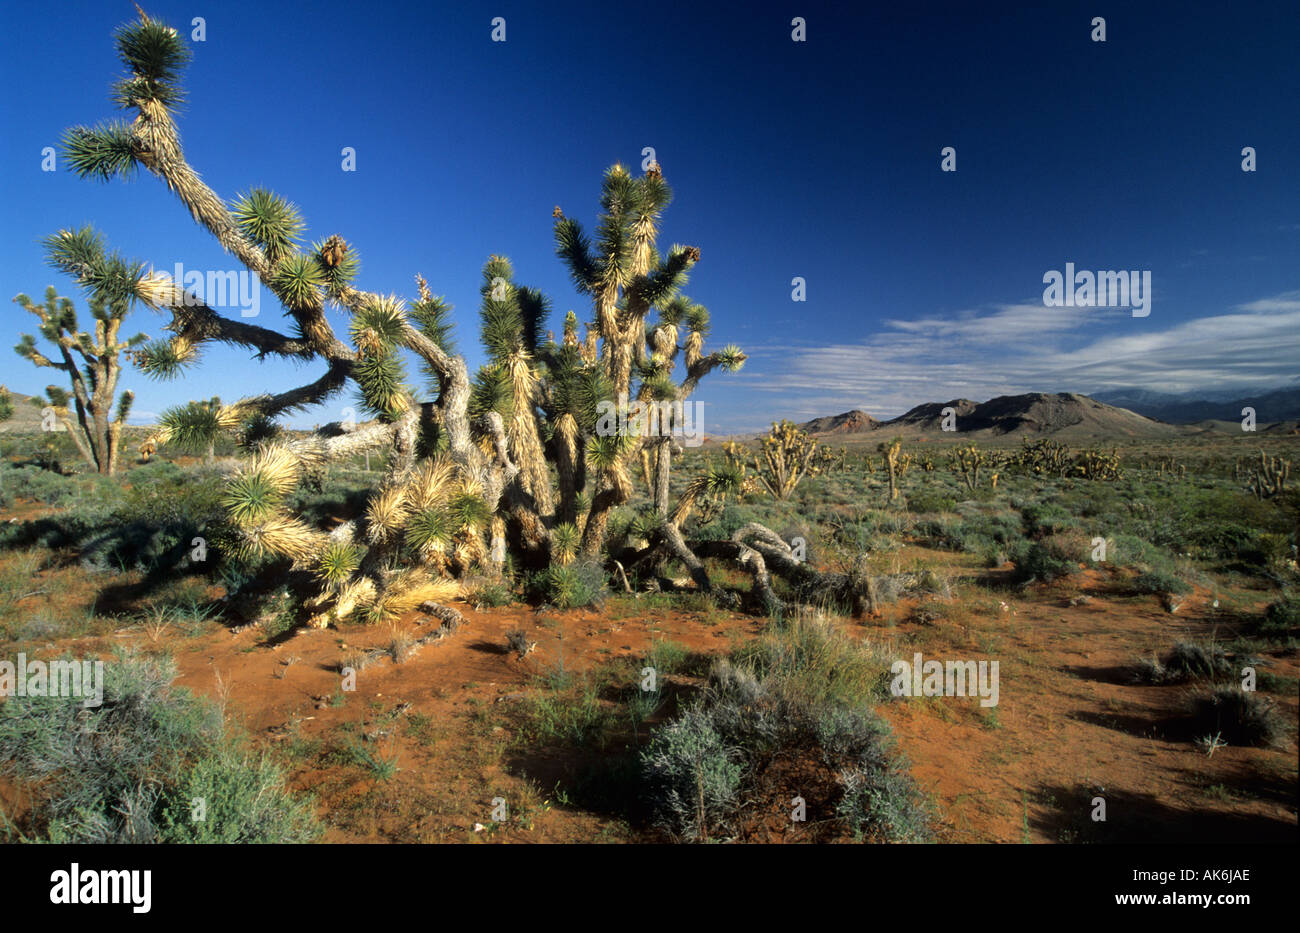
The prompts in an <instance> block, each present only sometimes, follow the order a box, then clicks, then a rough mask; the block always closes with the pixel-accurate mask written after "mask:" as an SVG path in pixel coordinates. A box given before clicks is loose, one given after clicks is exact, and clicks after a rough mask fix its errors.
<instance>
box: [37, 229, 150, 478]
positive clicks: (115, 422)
mask: <svg viewBox="0 0 1300 933" xmlns="http://www.w3.org/2000/svg"><path fill="white" fill-rule="evenodd" d="M83 245H84V246H85V251H84V253H83V259H84V260H85V263H84V266H83V268H82V269H81V270H80V274H79V276H78V278H79V279H80V281H81V282H82V283H83V284H85V285H86V287H87V288H88V289H89V291H90V313H91V316H92V317H93V318H94V319H95V327H94V333H93V334H90V333H87V332H85V331H83V330H81V329H80V327H79V325H78V323H77V312H76V309H75V307H74V306H73V304H72V301H71V300H70V299H68V298H61V297H59V294H58V292H57V291H55V289H54V286H52V285H51V286H50V287H49V288H47V289H46V290H45V303H44V304H36V303H35V302H33V301H32V300H31V299H30V298H28V297H27V296H26V295H18V296H17V297H16V298H14V301H16V302H17V303H18V304H19V305H21V306H22V307H23V309H24V310H26V311H29V312H31V313H32V314H34V315H36V317H37V319H38V320H39V321H40V326H39V330H40V335H41V336H42V337H44V338H45V339H46V340H47V341H49V342H50V343H52V344H54V346H56V347H57V348H58V354H57V356H56V357H55V358H54V359H51V358H50V357H48V356H46V355H45V354H44V353H42V352H41V351H40V348H39V347H38V346H37V343H36V338H35V337H34V336H32V335H31V334H23V335H22V342H20V343H19V344H18V346H16V347H14V350H15V351H16V352H17V353H18V355H19V356H21V357H23V358H24V359H26V360H30V361H31V362H32V363H35V364H36V365H37V366H48V367H50V368H52V369H61V370H63V372H65V373H66V374H67V376H68V381H69V382H70V383H71V385H72V393H71V395H69V393H68V390H67V389H64V388H62V387H60V386H49V387H48V388H47V389H46V390H45V395H46V400H47V402H48V407H49V408H51V409H52V410H53V414H54V417H56V418H58V419H59V421H61V422H62V423H63V425H64V427H66V428H67V430H68V436H69V437H71V438H72V440H73V442H74V443H75V444H76V445H77V450H79V451H80V452H81V455H82V457H84V458H85V460H86V462H87V463H88V464H90V466H91V467H93V468H94V469H95V470H96V471H97V472H99V473H105V474H111V473H114V472H115V471H116V470H117V464H118V455H119V450H118V448H119V446H120V444H121V439H122V426H123V425H124V424H126V416H127V414H128V413H129V412H130V411H131V402H132V400H133V399H134V398H135V396H134V395H133V394H132V393H131V392H130V391H124V392H123V393H122V394H121V395H120V396H119V397H118V399H117V412H116V414H114V413H113V410H112V409H113V394H114V392H115V391H116V390H117V380H118V376H119V374H120V373H121V371H122V360H121V355H122V354H124V353H126V352H127V351H129V350H130V348H132V347H135V346H137V345H139V344H141V343H143V342H144V341H145V340H147V339H148V338H147V337H146V336H145V335H144V334H138V335H136V336H135V337H132V338H130V339H129V340H124V341H122V340H119V339H118V331H119V330H120V328H121V326H122V321H123V319H124V318H125V317H126V314H127V312H128V310H129V309H130V304H131V298H132V297H133V296H132V295H131V294H130V292H129V289H127V288H125V283H126V282H127V281H129V280H130V279H131V278H132V277H133V276H136V275H139V274H141V269H140V268H139V267H135V266H131V265H129V264H128V263H126V262H124V261H123V260H122V259H121V258H119V257H118V256H115V255H114V256H109V255H105V253H104V251H103V249H102V247H100V245H99V242H98V240H97V239H95V238H90V239H88V240H86V241H85V243H84V244H83ZM47 246H49V248H50V249H52V250H53V249H54V248H55V247H54V246H52V245H50V244H49V243H48V242H47ZM74 354H75V355H74ZM74 413H75V421H74Z"/></svg>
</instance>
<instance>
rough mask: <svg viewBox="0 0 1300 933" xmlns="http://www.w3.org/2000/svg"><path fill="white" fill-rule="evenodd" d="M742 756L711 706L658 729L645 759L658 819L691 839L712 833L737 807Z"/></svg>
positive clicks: (692, 710)
mask: <svg viewBox="0 0 1300 933" xmlns="http://www.w3.org/2000/svg"><path fill="white" fill-rule="evenodd" d="M740 759H741V752H740V750H739V749H738V748H736V747H735V746H732V745H729V744H728V743H727V741H726V739H725V738H724V737H723V736H722V735H721V734H720V733H719V732H718V729H717V727H716V725H715V723H714V718H713V716H712V715H711V713H710V711H709V710H708V709H707V708H706V707H703V706H693V707H690V708H688V709H687V710H686V711H685V712H683V713H682V715H681V716H679V717H678V718H677V719H675V720H673V721H672V722H670V723H668V724H667V725H665V726H663V727H661V728H660V729H658V730H656V731H655V734H654V738H653V739H652V740H651V742H650V745H649V746H648V747H647V748H646V750H645V752H644V753H643V755H642V758H641V761H642V768H643V776H644V779H645V782H646V784H647V785H648V787H649V788H650V805H651V808H652V811H653V813H654V817H655V819H656V821H657V822H658V823H659V825H660V826H662V827H664V828H665V829H667V830H668V831H669V832H672V833H673V834H674V835H676V836H678V837H680V838H682V839H685V840H686V841H688V842H696V841H698V840H701V839H704V838H707V837H708V834H709V832H710V827H718V826H720V825H722V824H724V823H725V821H726V820H727V818H728V817H730V816H731V814H732V811H733V810H734V809H735V807H736V804H737V792H738V790H739V788H740V779H741V774H742V771H743V768H742V765H741V760H740Z"/></svg>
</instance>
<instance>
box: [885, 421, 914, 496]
mask: <svg viewBox="0 0 1300 933" xmlns="http://www.w3.org/2000/svg"><path fill="white" fill-rule="evenodd" d="M902 448H903V439H902V438H901V437H896V438H894V439H893V440H892V441H890V442H889V443H888V444H885V443H881V444H880V445H879V446H878V447H877V448H876V449H877V450H878V451H880V453H881V455H882V457H883V459H884V464H885V472H886V473H887V474H888V476H889V501H890V502H893V501H894V500H895V499H897V498H898V481H899V480H900V479H902V478H903V474H904V473H906V472H907V469H908V467H910V466H911V465H912V455H911V454H910V453H907V454H905V453H903V452H902Z"/></svg>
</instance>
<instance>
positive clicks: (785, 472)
mask: <svg viewBox="0 0 1300 933" xmlns="http://www.w3.org/2000/svg"><path fill="white" fill-rule="evenodd" d="M724 450H725V451H726V455H727V461H728V463H729V464H730V465H731V466H732V467H734V468H737V469H740V470H742V471H743V470H744V468H745V466H746V464H745V455H746V453H747V451H745V450H743V449H742V448H741V446H740V445H739V444H736V443H734V442H733V443H728V444H727V445H726V446H725V448H724ZM816 460H817V442H816V441H815V440H813V439H812V438H811V437H809V436H808V435H807V434H806V433H805V432H803V431H800V430H799V428H798V427H796V426H795V424H794V422H793V421H781V422H779V423H777V422H773V424H772V429H771V430H770V431H768V432H767V434H766V435H764V436H763V437H761V438H759V450H758V453H754V454H750V461H751V465H752V466H753V468H754V475H755V477H756V478H757V480H758V482H759V483H761V484H762V486H763V488H765V489H766V490H767V491H768V492H769V493H771V495H772V498H774V499H788V498H790V494H791V493H792V492H794V489H795V487H796V486H798V485H799V481H800V480H802V479H803V478H804V477H805V476H815V475H816V474H817V472H818V467H817V463H816Z"/></svg>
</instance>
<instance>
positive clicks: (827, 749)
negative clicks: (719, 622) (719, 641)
mask: <svg viewBox="0 0 1300 933" xmlns="http://www.w3.org/2000/svg"><path fill="white" fill-rule="evenodd" d="M855 655H856V657H855ZM882 673H883V680H887V678H888V666H887V665H884V666H883V667H882V664H881V657H880V656H878V655H877V654H875V653H874V652H872V651H870V650H869V649H866V648H864V647H863V646H861V645H860V644H859V643H857V642H856V640H853V639H850V638H848V637H847V636H845V635H843V633H841V632H839V631H838V630H837V629H835V628H834V627H833V626H831V625H829V624H828V623H821V622H809V621H802V620H797V621H796V622H794V623H792V624H791V625H789V626H786V627H774V629H773V630H772V631H770V632H769V633H768V634H767V635H766V636H765V637H764V638H763V639H760V641H759V643H758V644H757V645H751V646H749V647H747V648H746V649H743V650H742V651H740V652H737V654H736V655H735V656H734V657H733V658H732V659H724V660H720V661H718V662H716V663H715V664H714V665H713V667H712V669H711V670H710V672H709V676H708V683H707V686H706V688H705V690H704V692H703V694H702V695H701V696H700V698H699V699H698V700H697V701H696V702H695V703H694V704H692V705H691V706H690V707H688V708H687V709H686V710H685V711H684V712H683V714H682V715H681V716H679V717H678V718H677V719H676V720H674V721H672V722H671V723H668V724H667V725H665V726H663V727H661V728H660V729H659V730H657V731H656V732H655V733H654V736H653V738H652V740H651V743H650V745H649V746H648V748H647V749H646V750H645V751H644V752H643V753H642V756H641V763H642V776H643V778H644V782H645V795H644V796H645V799H646V800H647V802H648V803H649V805H650V808H651V811H652V814H653V816H654V819H655V821H656V823H657V825H659V826H660V827H661V828H663V829H665V830H667V831H668V832H670V833H672V834H673V835H674V836H676V837H678V838H684V839H687V840H699V839H704V838H719V837H727V836H728V835H730V834H733V830H734V827H735V825H736V820H737V818H738V817H739V815H740V809H741V808H742V806H743V805H744V804H745V802H746V801H752V800H754V799H755V797H756V796H758V795H762V794H765V793H767V794H770V793H771V791H772V788H771V786H770V785H769V786H765V785H764V784H763V775H764V773H765V772H766V769H767V767H768V766H769V765H771V764H772V763H773V762H776V761H789V760H790V759H792V758H796V757H802V758H804V759H805V760H806V761H807V762H808V763H809V764H810V765H814V766H819V767H820V768H822V769H824V771H823V773H824V774H826V775H828V776H830V777H831V780H833V781H834V782H835V783H836V784H838V786H839V794H840V796H839V799H838V801H836V804H835V807H836V809H835V813H836V816H837V817H838V818H840V819H841V820H843V821H844V825H845V826H846V828H847V829H848V830H849V831H850V832H851V833H852V834H853V835H854V836H855V837H856V838H858V839H871V840H879V841H887V842H919V841H926V840H928V839H929V838H930V829H929V826H930V814H929V810H928V807H927V806H926V804H925V802H924V799H923V797H922V795H921V794H920V792H919V791H918V790H917V788H916V786H915V785H914V784H913V783H912V781H911V779H910V778H909V777H908V776H907V774H906V773H905V771H903V770H902V767H901V764H900V762H899V761H898V760H897V759H896V758H895V757H894V756H893V755H892V748H891V746H890V743H889V728H888V725H887V724H886V723H885V722H884V721H883V720H881V719H880V718H879V717H877V716H876V715H875V714H874V713H873V712H871V710H870V709H869V708H868V707H867V705H866V703H865V701H866V700H867V699H868V698H871V697H874V696H875V695H876V694H877V691H878V690H880V689H884V688H883V686H882V683H883V681H882V677H881V674H882Z"/></svg>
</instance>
